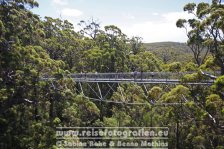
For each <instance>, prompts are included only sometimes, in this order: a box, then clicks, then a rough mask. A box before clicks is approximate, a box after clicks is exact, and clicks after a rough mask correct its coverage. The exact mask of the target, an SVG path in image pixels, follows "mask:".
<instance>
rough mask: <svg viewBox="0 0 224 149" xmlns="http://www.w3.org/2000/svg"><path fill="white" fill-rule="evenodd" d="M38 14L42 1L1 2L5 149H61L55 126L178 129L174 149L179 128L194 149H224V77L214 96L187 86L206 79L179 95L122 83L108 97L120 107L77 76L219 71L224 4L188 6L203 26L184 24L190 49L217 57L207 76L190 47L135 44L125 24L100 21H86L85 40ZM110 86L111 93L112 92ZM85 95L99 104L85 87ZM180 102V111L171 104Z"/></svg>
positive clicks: (206, 64)
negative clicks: (214, 34)
mask: <svg viewBox="0 0 224 149" xmlns="http://www.w3.org/2000/svg"><path fill="white" fill-rule="evenodd" d="M37 6H38V3H37V2H36V1H34V0H26V1H23V0H14V1H8V0H7V1H1V2H0V128H1V129H0V134H1V135H0V145H1V147H2V145H3V146H4V145H7V147H8V148H16V149H17V148H18V149H24V148H35V149H43V148H57V147H56V134H55V127H69V126H75V127H93V126H97V127H146V126H155V127H156V126H158V127H161V126H168V127H169V130H170V132H169V133H170V136H169V143H170V144H169V145H170V148H175V147H174V146H175V140H176V138H175V137H176V135H175V133H176V124H177V122H179V127H180V130H181V131H179V136H180V139H181V141H182V145H183V146H186V148H202V147H205V146H206V147H207V148H221V145H222V144H223V140H224V138H223V135H221V134H220V126H219V125H221V121H220V120H221V119H223V115H224V108H223V98H224V96H223V92H224V90H223V89H224V77H223V76H220V77H218V78H217V79H216V80H215V83H214V85H213V86H212V87H211V88H206V87H201V86H193V87H192V86H185V85H184V83H186V82H192V81H201V80H204V79H205V78H204V77H203V76H202V74H201V73H192V74H188V75H185V76H184V77H183V79H182V81H183V85H177V86H175V87H172V86H171V87H168V86H164V85H158V86H154V85H152V84H150V85H149V84H147V85H144V86H141V85H139V84H134V83H132V84H122V85H121V86H120V85H118V86H116V89H113V93H111V94H110V93H109V92H108V94H107V98H108V99H109V100H112V101H113V102H112V103H104V102H102V101H93V100H92V99H91V98H88V97H86V96H88V95H84V94H83V93H78V92H77V88H78V87H79V85H78V84H76V82H75V81H74V80H73V79H72V78H70V72H72V73H73V72H78V73H80V72H83V73H87V72H131V71H139V72H143V71H156V72H159V71H169V72H179V71H199V68H200V69H202V70H206V71H216V70H218V69H217V68H218V67H222V65H223V64H222V63H221V62H222V56H223V52H222V50H223V41H222V40H218V41H217V40H216V39H214V38H212V36H211V35H210V36H208V37H207V36H206V38H205V35H204V34H203V33H205V31H206V30H207V29H208V28H209V27H214V29H218V30H217V31H221V30H222V28H223V14H224V13H223V8H222V7H221V6H220V5H219V4H218V1H213V3H212V5H209V4H206V3H199V4H198V5H195V4H193V3H191V4H188V5H186V6H185V8H184V10H185V11H188V12H189V13H194V12H195V11H194V10H197V11H196V16H197V18H195V19H190V20H179V21H178V22H177V26H178V27H184V28H185V27H186V26H185V25H186V23H189V25H190V27H191V28H192V29H193V30H192V31H191V32H190V33H189V34H188V35H189V37H190V40H189V42H188V44H189V43H190V44H191V45H192V44H193V45H195V44H198V45H200V46H202V45H203V46H206V47H207V46H208V49H210V50H212V51H211V55H209V57H206V58H205V59H204V60H205V61H200V62H202V63H201V64H202V65H201V64H200V67H199V68H198V65H197V64H198V63H197V62H194V63H193V62H192V59H193V56H191V55H190V50H189V48H188V47H187V46H186V44H183V43H171V42H167V43H154V44H143V43H142V39H141V38H140V37H132V38H128V37H127V36H126V35H125V34H124V33H123V32H122V30H121V29H120V28H118V27H117V26H114V25H109V26H105V27H104V29H101V27H100V25H99V23H97V22H96V21H94V20H91V21H89V22H85V21H81V22H80V26H81V27H82V29H81V31H79V32H75V31H74V27H73V25H72V24H71V23H70V22H69V21H67V20H61V19H54V18H51V17H45V19H44V20H41V19H40V18H39V16H38V15H36V14H33V13H32V12H31V11H30V10H29V9H30V8H33V7H37ZM216 21H217V22H216ZM197 31H198V32H197ZM220 35H221V34H220ZM201 37H202V38H201ZM202 42H203V43H202ZM217 45H218V46H217ZM203 54H205V53H203ZM198 58H201V57H198ZM45 77H48V78H50V79H48V80H44V78H45ZM100 85H102V93H103V94H105V93H106V91H107V89H108V86H106V85H103V84H100ZM92 87H93V88H95V87H96V86H94V85H93V86H92ZM148 88H150V90H148ZM83 90H87V91H88V94H89V95H91V96H92V94H93V93H92V92H91V91H90V90H88V89H87V88H86V86H85V85H83ZM94 96H95V95H94ZM104 100H107V99H104ZM154 102H155V103H156V104H154ZM142 103H144V104H143V105H142ZM157 103H158V104H163V105H164V106H155V105H157ZM172 103H177V104H174V105H172V106H165V105H166V104H168V105H169V104H170V105H171V104H172ZM180 103H181V105H180ZM214 120H216V121H217V122H219V123H214Z"/></svg>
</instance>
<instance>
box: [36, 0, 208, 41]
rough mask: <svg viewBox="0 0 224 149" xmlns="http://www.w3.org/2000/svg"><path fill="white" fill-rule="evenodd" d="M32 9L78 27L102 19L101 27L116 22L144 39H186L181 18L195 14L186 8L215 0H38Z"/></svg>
mask: <svg viewBox="0 0 224 149" xmlns="http://www.w3.org/2000/svg"><path fill="white" fill-rule="evenodd" d="M37 1H38V3H39V8H34V9H33V10H32V11H33V12H34V13H36V14H39V15H40V16H41V17H42V18H44V16H50V17H53V18H61V19H67V20H69V21H70V22H72V23H73V24H74V26H75V30H78V29H79V28H78V26H77V23H78V22H79V21H80V20H90V19H91V18H93V19H94V20H98V22H100V25H101V27H104V26H105V25H111V24H113V25H116V26H118V27H119V28H121V30H122V31H123V32H124V33H125V34H126V35H128V36H129V37H132V36H140V37H142V38H143V41H144V42H162V41H176V42H186V40H187V38H186V34H185V31H184V30H183V29H179V28H176V26H175V23H176V20H178V18H191V17H192V16H190V15H189V14H187V13H186V12H183V6H184V5H185V4H187V3H189V2H194V3H199V2H210V1H211V0H37Z"/></svg>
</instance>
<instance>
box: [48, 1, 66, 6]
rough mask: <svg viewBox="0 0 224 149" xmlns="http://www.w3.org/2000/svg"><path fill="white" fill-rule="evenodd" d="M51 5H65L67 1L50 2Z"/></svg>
mask: <svg viewBox="0 0 224 149" xmlns="http://www.w3.org/2000/svg"><path fill="white" fill-rule="evenodd" d="M52 3H53V4H55V5H61V6H63V5H67V4H68V1H67V0H52Z"/></svg>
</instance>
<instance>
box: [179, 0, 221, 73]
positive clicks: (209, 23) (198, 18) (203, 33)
mask: <svg viewBox="0 0 224 149" xmlns="http://www.w3.org/2000/svg"><path fill="white" fill-rule="evenodd" d="M184 11H187V12H188V13H191V14H194V16H195V17H194V18H193V19H189V20H184V19H180V20H178V21H177V27H181V28H186V24H189V26H190V27H191V30H190V31H187V34H188V38H189V41H188V43H189V45H191V48H192V51H193V53H194V57H195V59H196V61H197V63H198V64H202V63H203V62H204V60H205V57H206V56H207V53H208V50H209V51H210V52H211V54H212V55H213V56H214V58H215V62H216V64H217V65H218V66H219V67H220V70H221V74H224V53H223V51H224V50H223V44H224V30H223V26H224V24H223V20H224V5H223V3H222V1H221V0H213V1H212V3H211V4H209V3H204V2H202V3H199V4H198V5H196V4H194V3H189V4H187V5H186V6H185V7H184ZM205 47H206V48H205ZM203 49H205V52H204V53H205V55H204V56H200V55H201V53H202V51H204V50H203ZM200 57H202V58H200Z"/></svg>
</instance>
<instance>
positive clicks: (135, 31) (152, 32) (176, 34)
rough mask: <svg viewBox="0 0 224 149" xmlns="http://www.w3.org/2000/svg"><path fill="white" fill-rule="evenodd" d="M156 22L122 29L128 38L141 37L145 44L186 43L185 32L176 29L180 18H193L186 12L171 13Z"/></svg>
mask: <svg viewBox="0 0 224 149" xmlns="http://www.w3.org/2000/svg"><path fill="white" fill-rule="evenodd" d="M158 17H159V18H157V20H156V21H153V20H152V21H147V22H140V23H136V24H133V25H131V26H129V27H127V26H126V27H122V26H121V29H122V30H123V32H124V33H126V34H127V35H128V36H140V37H142V38H143V41H144V42H160V41H177V42H186V41H187V37H186V33H185V30H183V29H180V28H177V27H176V21H177V20H178V19H179V18H185V19H188V18H192V17H193V16H191V15H189V14H187V13H184V12H171V13H167V14H161V15H158Z"/></svg>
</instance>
